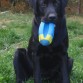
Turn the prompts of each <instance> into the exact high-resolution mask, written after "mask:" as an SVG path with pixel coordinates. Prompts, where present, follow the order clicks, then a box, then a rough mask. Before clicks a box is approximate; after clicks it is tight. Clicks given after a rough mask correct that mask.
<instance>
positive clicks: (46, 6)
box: [30, 0, 68, 22]
mask: <svg viewBox="0 0 83 83" xmlns="http://www.w3.org/2000/svg"><path fill="white" fill-rule="evenodd" d="M67 2H68V0H30V3H31V5H32V8H33V10H34V13H35V15H36V16H38V17H40V18H41V20H44V21H47V22H48V21H52V22H53V21H56V20H57V18H59V17H63V16H64V14H65V7H66V5H67Z"/></svg>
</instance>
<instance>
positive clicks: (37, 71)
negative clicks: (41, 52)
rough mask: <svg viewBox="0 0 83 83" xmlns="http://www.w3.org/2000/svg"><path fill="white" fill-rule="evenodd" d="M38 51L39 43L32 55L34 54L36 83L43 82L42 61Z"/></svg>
mask: <svg viewBox="0 0 83 83" xmlns="http://www.w3.org/2000/svg"><path fill="white" fill-rule="evenodd" d="M37 52H38V43H37V44H35V45H34V48H33V52H32V56H33V68H34V69H33V75H34V83H42V80H41V71H40V61H39V56H38V54H37Z"/></svg>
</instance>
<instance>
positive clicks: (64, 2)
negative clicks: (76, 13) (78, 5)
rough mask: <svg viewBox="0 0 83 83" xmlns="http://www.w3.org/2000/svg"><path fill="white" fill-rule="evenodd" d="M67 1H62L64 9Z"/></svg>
mask: <svg viewBox="0 0 83 83" xmlns="http://www.w3.org/2000/svg"><path fill="white" fill-rule="evenodd" d="M67 3H68V0H62V4H63V7H64V8H65V7H66V6H67Z"/></svg>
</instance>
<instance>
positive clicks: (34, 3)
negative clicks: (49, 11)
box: [26, 0, 38, 15]
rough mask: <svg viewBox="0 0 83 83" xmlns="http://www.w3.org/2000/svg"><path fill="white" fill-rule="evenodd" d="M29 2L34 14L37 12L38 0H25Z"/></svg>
mask: <svg viewBox="0 0 83 83" xmlns="http://www.w3.org/2000/svg"><path fill="white" fill-rule="evenodd" d="M26 1H28V3H29V4H30V6H31V7H32V8H33V11H34V14H35V15H36V14H38V1H37V0H26Z"/></svg>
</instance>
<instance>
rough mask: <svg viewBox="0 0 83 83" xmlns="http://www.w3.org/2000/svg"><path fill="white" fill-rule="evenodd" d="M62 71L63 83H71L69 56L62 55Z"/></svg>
mask: <svg viewBox="0 0 83 83" xmlns="http://www.w3.org/2000/svg"><path fill="white" fill-rule="evenodd" d="M61 73H62V79H63V81H62V83H70V77H69V73H68V58H67V56H66V55H64V56H62V67H61Z"/></svg>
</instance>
